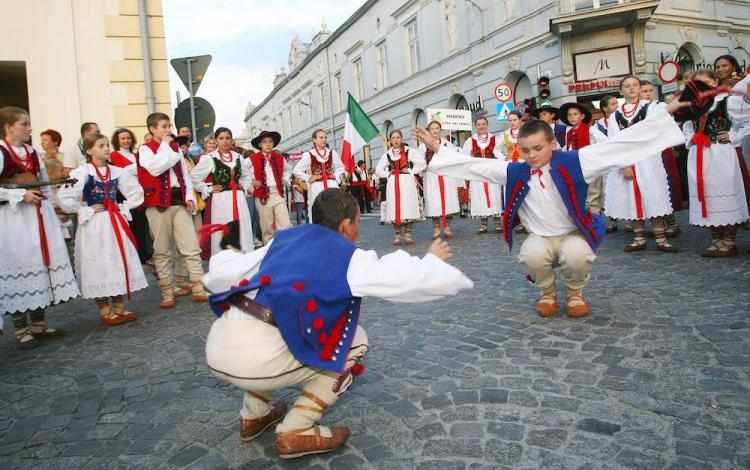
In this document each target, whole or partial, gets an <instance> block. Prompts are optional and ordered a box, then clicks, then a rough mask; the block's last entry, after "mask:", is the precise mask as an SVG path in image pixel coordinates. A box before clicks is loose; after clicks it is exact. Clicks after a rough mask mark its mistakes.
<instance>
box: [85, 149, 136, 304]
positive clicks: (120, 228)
mask: <svg viewBox="0 0 750 470" xmlns="http://www.w3.org/2000/svg"><path fill="white" fill-rule="evenodd" d="M92 166H93V167H94V171H95V172H96V175H97V176H98V177H99V179H100V180H101V181H102V185H103V186H104V204H103V205H104V208H105V209H106V210H107V212H108V213H109V221H110V222H111V223H112V231H113V232H114V233H115V239H117V247H118V248H119V250H120V258H121V259H122V266H123V268H124V269H125V285H126V286H127V289H128V300H130V274H129V273H128V259H127V256H125V245H124V244H123V241H122V232H125V235H126V236H127V237H128V239H129V240H130V242H131V243H132V244H133V247H134V248H136V249H138V244H137V243H136V241H135V235H133V232H131V231H130V226H129V225H128V222H127V221H126V220H125V217H123V216H122V214H121V213H120V209H119V208H118V207H117V204H116V203H115V202H114V201H112V200H111V199H110V198H109V183H110V177H111V169H110V168H109V165H107V173H106V174H104V175H102V174H101V173H99V168H98V167H97V166H96V165H94V164H93V163H92Z"/></svg>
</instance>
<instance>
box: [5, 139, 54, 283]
mask: <svg viewBox="0 0 750 470" xmlns="http://www.w3.org/2000/svg"><path fill="white" fill-rule="evenodd" d="M3 142H5V145H6V146H7V147H8V153H10V157H11V158H12V159H13V160H14V161H15V162H16V164H18V165H19V166H21V168H24V169H26V171H27V172H28V173H31V172H32V170H33V168H34V162H33V161H32V160H31V159H32V158H33V157H32V153H31V152H30V151H29V149H27V148H26V145H24V147H23V148H24V150H26V160H27V161H25V162H24V161H23V160H21V157H19V156H18V155H17V154H16V151H15V150H14V149H13V146H12V145H10V142H8V139H6V138H5V137H3ZM34 205H35V206H36V219H37V223H38V225H39V244H40V245H41V247H42V261H43V262H44V266H45V267H47V268H49V266H50V257H49V245H48V244H47V232H46V231H45V229H44V216H43V215H42V203H41V202H36V203H34Z"/></svg>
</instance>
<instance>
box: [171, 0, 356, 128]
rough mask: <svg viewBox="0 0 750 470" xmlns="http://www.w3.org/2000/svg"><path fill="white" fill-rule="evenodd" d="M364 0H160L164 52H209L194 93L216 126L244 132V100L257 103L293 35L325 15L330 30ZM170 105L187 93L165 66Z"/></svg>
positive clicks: (307, 32)
mask: <svg viewBox="0 0 750 470" xmlns="http://www.w3.org/2000/svg"><path fill="white" fill-rule="evenodd" d="M363 3H364V0H308V1H302V0H279V1H269V0H212V1H210V2H209V1H205V0H163V9H164V29H165V33H166V37H167V56H168V58H169V59H170V60H171V59H173V58H175V57H187V56H195V55H203V54H211V55H212V56H213V59H212V62H211V65H209V67H208V71H207V72H206V75H205V78H204V80H203V83H202V84H201V87H200V89H199V90H198V93H197V96H200V97H203V98H205V99H206V100H208V101H209V102H210V103H211V104H212V105H213V107H214V110H215V111H216V127H218V126H226V127H229V128H230V129H232V131H233V132H235V134H236V135H239V134H240V133H241V132H242V131H243V130H244V122H243V118H244V111H245V107H246V106H247V103H248V101H252V102H253V103H255V104H258V103H259V102H261V101H262V100H263V98H265V97H266V96H267V95H268V93H269V92H270V91H271V90H272V88H273V75H274V72H275V71H276V70H277V69H278V68H279V67H280V66H281V65H286V63H287V60H288V58H289V48H290V44H291V41H292V39H293V38H294V36H295V35H299V37H300V39H302V40H303V41H305V42H308V41H309V40H310V39H311V38H312V36H313V34H315V33H316V32H317V31H319V30H320V24H321V22H322V20H323V18H325V21H326V22H327V23H328V28H329V30H331V31H334V30H335V29H336V28H337V27H338V26H339V25H340V24H341V23H343V22H344V21H346V19H347V18H348V17H349V16H351V15H352V13H354V12H355V11H356V10H357V8H359V7H360V6H361V5H362V4H363ZM169 81H170V87H171V91H172V105H173V107H174V106H176V105H177V101H176V96H175V92H177V91H179V92H180V98H181V99H185V98H187V97H188V92H187V89H186V88H185V86H184V85H183V84H182V81H181V80H180V78H179V77H178V76H177V74H176V73H175V72H174V70H173V69H172V66H171V65H170V66H169Z"/></svg>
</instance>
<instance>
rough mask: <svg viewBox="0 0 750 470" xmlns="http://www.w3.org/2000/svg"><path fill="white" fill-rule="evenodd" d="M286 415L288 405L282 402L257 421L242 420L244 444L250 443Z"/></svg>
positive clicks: (241, 427) (241, 436)
mask: <svg viewBox="0 0 750 470" xmlns="http://www.w3.org/2000/svg"><path fill="white" fill-rule="evenodd" d="M284 413H286V403H285V402H284V401H283V400H282V401H280V402H278V403H276V404H275V405H273V408H272V409H271V411H270V412H269V413H268V414H267V415H265V416H263V417H261V418H256V419H244V418H240V439H241V440H242V441H244V442H250V441H252V440H253V439H255V438H256V437H258V436H260V434H261V433H262V432H263V431H265V430H266V428H268V426H270V425H272V424H273V423H275V422H276V421H278V420H280V419H281V418H282V417H283V416H284Z"/></svg>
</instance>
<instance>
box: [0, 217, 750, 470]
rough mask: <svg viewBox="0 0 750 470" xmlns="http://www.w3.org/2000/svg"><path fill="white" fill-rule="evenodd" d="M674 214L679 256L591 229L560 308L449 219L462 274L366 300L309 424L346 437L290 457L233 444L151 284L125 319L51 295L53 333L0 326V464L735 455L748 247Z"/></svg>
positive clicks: (340, 463)
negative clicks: (639, 248)
mask: <svg viewBox="0 0 750 470" xmlns="http://www.w3.org/2000/svg"><path fill="white" fill-rule="evenodd" d="M683 222H684V220H683ZM683 228H685V229H686V230H685V233H683V235H682V236H681V237H680V238H678V239H676V240H675V243H676V244H678V246H679V247H680V248H681V249H682V250H683V251H682V253H679V254H663V253H660V252H657V251H656V250H655V248H653V242H650V243H651V246H650V247H649V250H648V251H646V252H641V253H636V254H630V255H628V254H626V253H623V251H622V247H623V245H624V244H625V243H626V241H627V240H629V237H628V236H627V235H625V234H623V233H621V232H620V233H616V234H613V235H611V236H608V238H607V240H606V241H605V243H604V246H603V248H602V249H601V250H600V251H599V259H598V260H597V262H596V266H595V271H594V276H593V281H592V283H591V285H590V286H589V288H588V289H587V291H586V292H587V295H588V298H589V299H590V301H591V310H592V314H591V315H590V316H589V317H588V318H584V319H578V320H573V319H570V318H567V317H566V316H564V315H562V316H559V317H557V318H553V319H541V318H538V317H537V316H536V315H535V314H534V313H533V305H534V302H535V299H536V292H535V290H534V289H533V288H532V287H531V286H529V285H528V284H527V283H526V281H525V280H524V275H523V273H522V272H521V271H520V269H519V267H518V266H517V265H516V261H515V256H516V254H517V250H518V246H520V244H518V245H517V248H516V251H515V253H513V254H509V253H508V252H507V249H505V248H504V247H502V246H501V237H500V236H498V235H494V234H491V235H483V236H478V235H474V230H475V229H476V222H474V221H470V220H459V221H457V222H455V232H456V234H457V237H456V238H455V239H454V240H453V242H452V245H453V247H454V249H455V252H456V258H455V260H454V262H455V264H456V265H457V266H459V267H460V268H461V269H462V270H464V272H466V273H467V274H468V275H469V276H470V277H471V278H472V279H473V280H474V282H475V284H476V286H475V289H474V290H473V291H470V292H467V293H463V294H461V295H459V296H457V297H455V298H449V299H447V300H444V301H440V302H433V303H429V304H418V305H410V304H406V305H405V304H392V303H387V302H383V301H378V300H373V299H368V300H366V301H365V302H364V304H363V310H362V311H363V316H362V324H363V326H364V327H365V328H366V329H367V332H368V334H369V337H370V341H371V343H372V346H373V347H372V350H371V353H370V355H369V356H368V358H367V361H366V364H367V372H366V373H365V375H364V376H362V377H361V378H360V379H358V380H357V381H356V382H355V386H354V387H352V389H350V391H349V393H347V394H346V395H345V396H344V397H342V399H341V400H340V401H339V402H338V403H337V404H336V405H335V406H334V407H332V408H331V410H330V412H329V413H328V414H327V415H326V416H324V419H323V422H324V423H326V424H328V423H334V422H338V423H343V424H345V425H347V426H349V427H350V428H351V429H352V434H353V437H352V438H351V439H350V441H349V443H348V444H347V445H346V446H345V448H343V449H341V450H339V451H337V452H334V453H331V454H327V455H322V456H313V457H307V458H303V459H300V460H297V461H290V462H281V461H279V460H278V459H277V457H276V453H275V448H274V436H273V433H272V432H269V431H267V432H266V433H265V434H264V435H263V436H262V437H260V438H259V439H257V440H256V441H255V442H253V443H249V444H247V443H242V442H241V441H240V440H239V437H238V433H239V424H238V419H237V418H238V414H237V413H238V410H239V407H240V401H241V395H242V392H241V391H239V390H237V389H235V388H233V387H231V386H227V385H226V384H224V383H222V382H220V381H219V380H217V379H215V378H214V377H213V376H212V375H211V374H210V373H209V372H208V371H207V369H206V365H205V356H204V349H203V348H204V340H205V336H206V334H207V332H208V329H209V325H210V324H211V321H212V315H211V314H210V313H209V312H208V309H207V307H206V306H205V305H195V304H191V303H190V302H188V301H185V300H183V299H180V300H179V307H178V308H176V309H174V310H171V311H161V310H159V309H158V307H156V306H157V305H158V292H157V290H156V288H155V287H151V288H150V289H149V290H148V291H147V292H145V293H143V292H141V293H138V295H137V296H136V299H137V300H136V302H135V303H134V304H133V310H135V311H136V312H139V313H140V317H139V320H138V321H137V322H136V323H133V324H128V325H125V326H120V327H114V328H107V327H104V326H102V325H100V324H99V322H98V313H97V311H96V308H95V306H94V304H93V301H81V300H77V301H74V302H71V303H68V304H66V305H63V306H58V307H55V308H53V309H51V310H50V315H49V318H50V323H51V324H53V325H54V326H60V327H62V328H64V329H65V330H67V332H68V335H67V336H66V337H65V338H64V339H61V340H49V341H45V343H44V344H43V345H42V346H41V347H39V348H37V349H34V350H31V351H25V352H23V351H16V349H15V345H14V342H13V339H12V338H13V334H12V326H10V325H9V326H10V330H11V331H8V332H6V336H5V337H3V338H1V339H0V354H2V357H3V361H2V364H0V467H3V468H16V467H17V468H36V469H40V468H56V469H58V468H97V469H98V468H118V467H120V468H175V467H188V468H200V469H203V468H226V467H242V468H248V469H263V468H275V467H279V468H314V469H325V468H330V469H352V468H371V467H373V468H383V469H399V468H404V469H412V468H416V469H454V468H455V469H464V468H470V469H489V468H492V469H495V468H529V469H535V468H556V469H557V468H587V469H589V468H607V469H610V468H640V469H658V468H675V469H676V468H748V467H750V398H749V397H750V394H749V393H748V389H750V376H749V372H750V318H749V317H750V255H748V254H746V253H744V251H743V254H742V255H740V256H738V257H736V258H733V259H727V260H711V259H703V258H701V257H700V256H699V254H700V250H701V249H702V248H703V247H704V245H705V244H706V240H707V237H708V234H707V233H706V232H705V231H699V230H697V229H694V228H689V227H687V225H686V224H683ZM415 234H416V238H417V240H418V241H417V243H416V245H414V246H413V247H409V248H408V251H410V252H412V253H415V254H422V253H424V251H425V250H426V248H427V247H428V245H429V236H430V234H431V228H430V227H429V223H425V222H423V223H420V224H418V226H417V227H416V229H415ZM390 240H391V230H390V227H381V226H380V225H378V223H377V220H375V219H372V218H369V219H367V220H366V221H365V222H363V228H362V239H361V245H362V246H364V247H368V248H375V249H377V250H378V251H379V252H380V253H386V252H388V251H390V250H392V247H391V246H390V245H389V243H390ZM519 241H520V240H519ZM748 243H750V232H749V231H745V230H741V231H740V235H739V245H740V247H741V248H742V249H743V250H744V247H745V246H746V245H747V244H748ZM8 320H9V319H8ZM8 323H9V322H8ZM295 394H296V390H287V391H286V392H285V393H284V394H283V395H282V396H284V397H285V398H286V399H287V401H288V402H291V399H292V398H293V396H294V395H295Z"/></svg>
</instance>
